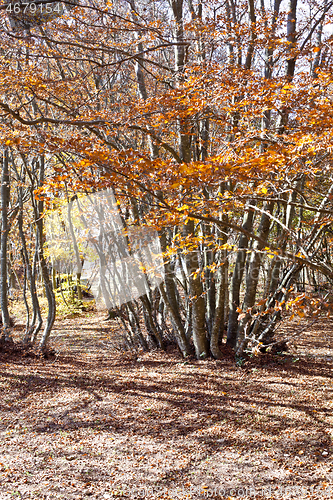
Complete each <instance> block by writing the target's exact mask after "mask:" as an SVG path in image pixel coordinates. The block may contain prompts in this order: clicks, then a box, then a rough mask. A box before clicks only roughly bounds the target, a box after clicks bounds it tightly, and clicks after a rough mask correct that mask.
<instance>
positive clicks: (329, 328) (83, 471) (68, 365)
mask: <svg viewBox="0 0 333 500" xmlns="http://www.w3.org/2000/svg"><path fill="white" fill-rule="evenodd" d="M290 329H291V330H290V332H291V333H292V331H293V327H292V326H290ZM116 335H117V331H116V329H115V326H114V325H113V323H112V322H109V323H106V322H103V321H102V317H101V316H100V315H98V314H95V315H94V314H91V315H90V316H89V317H83V316H82V317H77V318H72V319H66V320H62V321H59V322H58V323H57V325H56V329H55V331H54V336H53V340H52V342H51V347H52V348H53V349H54V353H52V352H51V353H50V354H49V355H48V356H47V357H46V358H44V357H36V356H35V355H33V353H27V356H23V355H22V352H21V353H17V354H15V353H13V352H7V353H6V352H4V351H1V350H0V371H1V374H0V394H1V399H0V499H1V500H7V499H12V498H20V499H33V500H39V499H45V500H46V499H49V500H53V499H65V500H72V499H73V500H74V499H75V500H80V499H82V500H83V499H84V500H86V499H100V500H102V499H108V498H119V497H123V498H128V499H132V498H133V499H134V498H147V499H148V498H149V499H187V498H188V499H190V498H191V499H203V498H213V499H218V498H221V499H223V498H225V499H227V498H245V499H248V498H257V499H270V498H311V499H316V498H318V499H319V498H333V468H332V457H331V454H332V453H333V444H332V435H333V425H332V424H333V401H332V389H333V385H332V383H333V378H332V377H333V371H332V367H333V363H332V360H333V324H332V321H330V322H328V320H326V321H325V320H319V321H318V323H317V324H313V325H311V326H309V327H308V328H307V329H305V330H304V331H303V332H301V333H300V334H299V338H298V339H296V340H297V341H298V347H297V350H295V351H294V352H290V353H288V354H286V355H274V356H273V355H272V354H269V355H261V354H260V355H259V356H256V357H253V358H248V359H243V360H238V361H239V363H238V365H237V364H235V360H234V359H233V358H232V356H231V355H230V353H229V352H228V351H227V350H225V351H224V358H223V359H222V360H221V361H213V360H208V361H195V360H189V361H184V360H182V359H181V358H180V357H179V354H178V352H177V351H175V350H172V349H169V350H168V351H167V352H165V353H164V352H163V353H162V352H159V351H154V352H151V353H146V354H143V353H139V355H138V356H136V355H134V354H133V353H129V352H127V353H125V354H121V353H119V352H118V351H116V350H115V345H116V343H115V336H116ZM331 488H332V489H331Z"/></svg>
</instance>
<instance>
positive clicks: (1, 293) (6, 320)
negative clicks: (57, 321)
mask: <svg viewBox="0 0 333 500" xmlns="http://www.w3.org/2000/svg"><path fill="white" fill-rule="evenodd" d="M9 197H10V179H9V158H8V150H7V148H5V149H4V151H3V156H2V175H1V239H0V241H1V249H0V303H1V316H2V326H3V333H2V336H1V340H3V341H9V340H10V316H9V310H8V288H7V241H8V234H9V225H8V206H9Z"/></svg>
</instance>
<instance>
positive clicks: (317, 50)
mask: <svg viewBox="0 0 333 500" xmlns="http://www.w3.org/2000/svg"><path fill="white" fill-rule="evenodd" d="M312 52H320V47H314V48H313V49H312Z"/></svg>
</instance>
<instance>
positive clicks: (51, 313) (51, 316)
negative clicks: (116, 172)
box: [36, 157, 56, 349]
mask: <svg viewBox="0 0 333 500" xmlns="http://www.w3.org/2000/svg"><path fill="white" fill-rule="evenodd" d="M39 168H40V174H39V184H40V185H42V184H43V182H44V176H45V164H44V157H41V158H40V162H39ZM43 210H44V202H43V201H42V200H41V201H39V202H38V219H37V222H36V225H37V239H38V257H39V263H40V267H41V273H42V277H43V282H44V287H45V294H46V298H47V304H48V314H47V319H46V324H45V327H44V331H43V335H42V338H41V341H40V344H39V347H40V349H45V347H46V344H47V341H48V339H49V337H50V334H51V331H52V327H53V323H54V320H55V313H56V301H55V296H54V292H53V289H52V281H51V279H50V275H49V270H48V268H47V264H46V260H45V257H44V250H43V243H44V235H43V226H44V223H43V218H42V217H41V215H42V213H43Z"/></svg>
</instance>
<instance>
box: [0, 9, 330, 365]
mask: <svg viewBox="0 0 333 500" xmlns="http://www.w3.org/2000/svg"><path fill="white" fill-rule="evenodd" d="M332 6H333V4H332V2H325V3H324V4H322V3H317V2H315V1H312V0H309V2H308V3H307V4H306V7H305V10H304V9H303V10H302V12H303V14H302V16H303V17H302V18H301V17H300V14H299V13H300V12H301V6H300V5H298V2H297V0H291V1H290V2H289V4H288V10H287V12H283V11H281V1H279V0H276V1H275V2H274V5H273V6H272V7H271V6H270V5H269V2H265V1H264V0H262V1H261V3H260V6H258V5H256V4H255V3H254V2H253V1H252V0H249V1H248V2H243V3H236V2H234V0H227V2H223V3H220V2H218V1H212V2H209V3H205V4H202V3H201V2H198V3H196V2H192V1H189V2H188V3H186V2H185V1H184V0H175V1H172V2H171V3H170V4H169V3H167V2H160V3H159V8H158V9H156V5H155V3H154V2H151V3H149V4H145V3H143V2H141V1H137V2H134V1H131V2H129V3H122V4H120V5H117V6H113V5H109V4H107V5H105V4H104V3H99V2H94V3H91V2H87V3H85V4H84V5H80V6H77V7H75V8H73V9H72V10H70V12H69V13H68V14H67V15H66V16H63V17H59V18H57V19H55V20H53V21H51V22H49V23H45V24H43V25H41V26H35V27H31V28H30V30H29V32H27V31H25V32H19V31H16V32H12V31H10V30H8V29H7V30H5V29H4V30H3V32H2V37H1V45H2V47H1V48H2V61H1V64H2V74H3V77H2V82H1V95H2V97H1V99H0V108H1V110H2V120H3V122H4V124H5V128H4V133H3V137H4V138H5V136H6V141H7V142H8V144H9V145H10V146H11V147H12V148H15V151H16V152H17V154H25V155H27V154H30V155H31V151H32V150H33V154H35V155H38V156H39V157H42V156H43V157H45V158H47V159H48V160H47V163H48V167H47V172H46V177H45V181H44V180H43V185H42V186H40V188H39V189H38V196H40V197H41V196H42V197H43V200H44V203H45V204H46V206H47V205H48V204H49V203H50V202H52V201H54V198H55V196H60V197H61V196H63V194H62V193H63V190H64V188H65V186H66V189H67V190H68V192H69V193H70V194H72V193H73V194H75V193H76V192H77V191H80V192H83V193H89V192H94V191H98V190H102V189H105V188H112V190H113V191H114V193H115V197H116V199H117V200H118V201H119V203H120V206H121V211H122V216H123V218H124V221H125V225H126V227H130V228H131V227H135V226H138V225H140V226H142V225H149V226H154V227H155V228H158V230H159V234H160V240H161V246H162V249H163V250H164V269H165V274H166V279H165V283H164V284H163V285H162V286H160V290H159V294H158V298H156V297H155V298H154V293H155V292H153V290H150V291H149V293H148V294H147V296H145V297H143V299H142V301H141V302H142V303H141V306H140V307H138V304H136V303H131V304H130V305H127V306H126V307H127V308H128V312H127V313H126V315H125V316H124V318H123V319H124V321H125V322H126V324H127V325H129V328H130V330H131V331H132V332H134V331H137V332H139V331H140V330H141V328H139V325H140V321H139V320H138V318H139V316H140V314H141V312H142V313H143V316H144V319H145V323H146V328H147V330H148V331H150V332H153V333H152V336H153V337H155V338H156V339H158V338H160V340H157V343H158V344H159V345H160V346H162V344H163V342H162V338H161V325H160V324H159V323H158V322H157V321H156V318H157V311H162V310H163V313H161V312H159V314H160V315H162V320H161V324H163V325H164V328H165V327H166V326H167V324H168V321H169V320H168V318H167V315H169V317H170V322H171V325H172V328H173V330H174V335H175V338H176V341H177V343H178V346H179V348H180V350H181V352H182V353H183V355H187V354H189V353H190V340H191V339H192V340H193V344H194V348H195V353H196V356H197V357H198V358H205V357H207V356H208V355H209V354H212V355H213V356H214V357H217V358H218V357H219V356H220V351H219V347H218V346H219V343H220V341H221V338H222V336H223V333H224V330H225V327H226V329H227V331H228V343H229V344H230V345H232V346H233V347H235V348H236V351H237V354H238V355H241V354H242V352H243V351H244V349H246V348H250V347H251V345H252V346H257V345H258V343H260V342H268V341H270V339H271V335H272V332H273V331H274V328H275V326H276V324H277V322H278V321H279V319H280V317H281V310H284V309H285V305H286V303H287V302H288V297H289V296H290V293H291V292H292V290H293V289H294V288H295V287H296V286H298V285H297V280H298V279H299V276H300V273H303V274H304V271H303V270H304V269H307V270H311V272H313V273H318V275H320V279H321V280H322V279H324V280H327V281H328V282H330V281H331V279H332V268H331V262H330V250H329V249H330V225H331V215H332V210H331V194H330V186H331V175H332V173H331V153H330V147H331V135H330V132H329V130H330V127H331V117H330V115H331V112H330V107H331V87H330V85H331V64H332V61H331V59H330V56H329V53H330V52H329V50H330V47H331V44H332V40H331V37H330V35H329V34H328V33H326V28H325V26H326V20H327V23H328V22H329V16H330V14H331V11H332ZM3 23H4V24H3V25H4V26H5V20H4V21H3ZM22 42H24V47H23V48H22ZM8 82H10V84H9V85H8ZM18 132H19V134H20V137H18ZM39 231H40V230H39ZM39 238H40V240H41V239H42V235H41V232H39ZM323 245H324V246H323ZM322 248H326V251H325V252H324V253H323V252H322V251H321V249H322ZM323 255H325V257H324V259H323V258H322V257H323ZM40 261H41V263H42V262H43V259H42V255H41V254H40ZM42 267H43V266H42ZM229 270H230V272H229ZM44 272H45V273H46V270H45V266H44ZM46 274H47V273H46ZM46 274H45V276H44V274H43V276H44V280H46V281H47V278H46ZM228 275H230V280H229V279H226V277H228ZM310 275H311V274H310ZM263 284H264V287H263V288H262V285H263ZM310 284H311V280H310ZM293 287H294V288H293ZM228 288H229V292H228ZM228 295H229V300H228ZM155 299H156V300H155ZM154 301H155V302H154ZM49 304H50V307H51V308H52V300H51V299H50V301H49ZM162 305H163V306H162ZM141 307H142V311H141ZM154 311H155V312H154ZM154 315H155V316H156V318H155V317H154ZM226 318H228V325H225V320H226ZM51 323H52V321H50V322H49V324H50V325H51ZM134 335H135V334H134Z"/></svg>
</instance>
